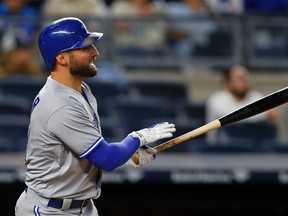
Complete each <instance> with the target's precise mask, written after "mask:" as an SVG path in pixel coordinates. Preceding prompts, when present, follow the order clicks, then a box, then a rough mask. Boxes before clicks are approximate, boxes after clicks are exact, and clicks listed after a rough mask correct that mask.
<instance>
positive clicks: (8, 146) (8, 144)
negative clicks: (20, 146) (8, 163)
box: [0, 137, 16, 153]
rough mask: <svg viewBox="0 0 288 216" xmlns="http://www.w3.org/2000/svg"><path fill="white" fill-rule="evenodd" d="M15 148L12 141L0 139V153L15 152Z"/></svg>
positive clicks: (5, 138) (4, 138)
mask: <svg viewBox="0 0 288 216" xmlns="http://www.w3.org/2000/svg"><path fill="white" fill-rule="evenodd" d="M15 151H16V148H15V145H14V143H13V141H12V139H10V138H7V137H0V152H1V153H2V152H15Z"/></svg>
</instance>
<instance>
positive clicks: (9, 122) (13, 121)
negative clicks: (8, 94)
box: [0, 114, 30, 143]
mask: <svg viewBox="0 0 288 216" xmlns="http://www.w3.org/2000/svg"><path fill="white" fill-rule="evenodd" d="M29 120H30V118H29V116H27V115H17V114H14V115H12V114H11V115H0V137H3V138H8V139H11V140H12V141H13V142H14V143H17V141H18V140H19V139H20V138H27V133H28V126H29Z"/></svg>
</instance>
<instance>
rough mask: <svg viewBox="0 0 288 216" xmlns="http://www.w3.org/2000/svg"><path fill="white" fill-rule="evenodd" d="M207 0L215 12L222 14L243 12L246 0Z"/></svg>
mask: <svg viewBox="0 0 288 216" xmlns="http://www.w3.org/2000/svg"><path fill="white" fill-rule="evenodd" d="M205 1H206V2H207V4H208V5H209V6H210V7H211V8H212V10H213V11H214V12H215V13H218V14H221V15H240V14H242V13H243V10H244V0H205ZM248 1H250V0H248ZM256 1H261V0H256ZM268 1H269V0H268ZM270 1H271V0H270ZM273 1H274V0H273Z"/></svg>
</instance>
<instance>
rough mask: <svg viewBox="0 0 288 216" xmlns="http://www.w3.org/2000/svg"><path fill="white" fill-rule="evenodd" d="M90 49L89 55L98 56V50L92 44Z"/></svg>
mask: <svg viewBox="0 0 288 216" xmlns="http://www.w3.org/2000/svg"><path fill="white" fill-rule="evenodd" d="M90 51H91V55H92V56H93V58H95V57H98V56H99V55H100V53H99V51H98V50H97V48H96V47H95V46H94V45H92V46H91V49H90Z"/></svg>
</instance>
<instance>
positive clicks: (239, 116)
mask: <svg viewBox="0 0 288 216" xmlns="http://www.w3.org/2000/svg"><path fill="white" fill-rule="evenodd" d="M287 101H288V87H286V88H283V89H280V90H278V91H276V92H274V93H271V94H269V95H267V96H264V97H263V98H261V99H259V100H257V101H254V102H252V103H250V104H248V105H245V106H243V107H242V108H239V109H237V110H235V111H233V112H231V113H229V114H227V115H225V116H223V117H221V118H219V119H216V120H214V121H212V122H209V123H207V124H205V125H203V126H201V127H199V128H196V129H194V130H192V131H189V132H187V133H185V134H183V135H181V136H178V137H175V138H174V139H171V140H169V141H167V142H165V143H163V144H160V145H157V146H155V147H154V149H155V150H156V151H157V153H158V152H161V151H163V150H165V149H167V148H171V147H173V146H175V145H178V144H180V143H183V142H184V141H186V140H189V139H191V138H194V137H197V136H199V135H201V134H204V133H207V132H209V131H211V130H215V129H218V128H221V127H223V126H225V125H228V124H231V123H235V122H238V121H240V120H243V119H247V118H249V117H251V116H255V115H257V114H259V113H262V112H265V111H267V110H269V109H272V108H274V107H277V106H280V105H282V104H284V103H286V102H287ZM132 159H133V161H134V162H135V163H136V164H138V163H139V155H138V153H137V152H136V153H135V154H134V155H133V156H132Z"/></svg>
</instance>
